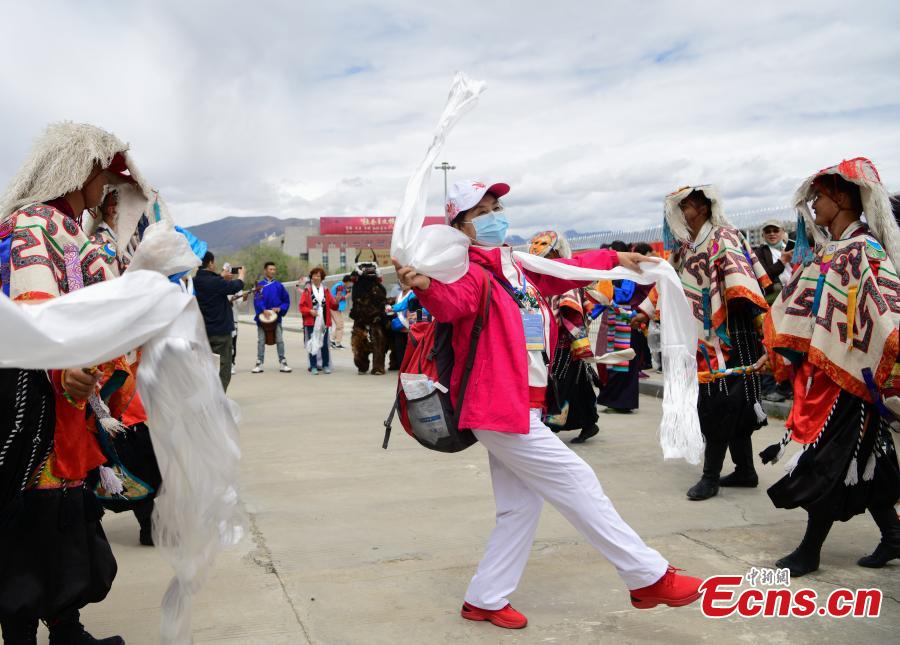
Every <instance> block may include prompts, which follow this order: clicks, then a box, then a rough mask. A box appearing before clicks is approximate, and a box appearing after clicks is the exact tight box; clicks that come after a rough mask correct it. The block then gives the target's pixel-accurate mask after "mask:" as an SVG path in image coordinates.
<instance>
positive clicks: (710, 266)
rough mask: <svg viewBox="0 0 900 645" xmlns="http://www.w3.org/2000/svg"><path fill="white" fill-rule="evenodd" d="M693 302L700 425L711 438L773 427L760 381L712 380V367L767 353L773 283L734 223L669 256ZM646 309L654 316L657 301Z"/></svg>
mask: <svg viewBox="0 0 900 645" xmlns="http://www.w3.org/2000/svg"><path fill="white" fill-rule="evenodd" d="M670 261H671V262H672V264H673V266H674V267H675V269H676V270H677V271H678V275H679V277H680V278H681V284H682V286H683V287H684V293H685V295H686V296H687V298H688V301H689V302H690V303H691V308H692V310H693V312H694V320H695V323H696V325H697V335H698V337H699V341H698V344H697V370H698V372H699V376H700V396H699V399H698V402H697V407H698V412H699V415H700V427H701V430H702V431H703V434H704V436H705V437H706V438H707V439H708V440H709V439H713V440H718V441H724V440H728V439H729V438H730V437H732V436H743V435H747V434H750V433H752V432H753V431H754V430H756V429H758V428H760V427H761V426H762V425H765V423H766V417H765V414H764V413H763V412H762V408H761V407H760V403H759V402H760V398H761V392H760V384H759V377H758V376H757V375H755V374H752V375H734V376H728V377H725V378H719V379H716V380H715V381H712V380H711V379H710V378H709V376H710V372H711V371H713V370H719V369H724V368H726V367H740V366H746V365H752V364H753V363H755V362H756V361H757V360H758V359H759V357H760V356H761V355H762V353H763V346H762V343H761V338H760V333H759V331H758V326H759V325H760V324H761V323H762V317H761V316H762V314H763V313H765V312H766V311H767V310H768V307H769V306H768V304H767V303H766V299H765V296H764V293H765V290H766V288H767V287H768V286H769V285H770V284H771V281H770V280H769V277H768V276H767V275H766V272H765V269H763V267H762V265H761V264H760V262H759V260H758V259H757V257H756V255H755V254H754V252H753V249H751V248H750V245H749V244H748V243H747V241H746V239H744V236H743V235H742V234H741V233H740V231H738V230H737V229H735V228H732V227H729V226H713V225H712V224H711V223H709V222H707V224H706V225H705V226H704V227H703V228H702V229H701V230H700V233H699V234H698V235H697V239H696V241H695V242H693V243H691V244H682V245H681V246H680V248H678V249H676V250H675V251H674V252H673V254H672V257H671V259H670ZM639 308H640V310H641V311H642V312H643V313H645V314H647V315H648V316H651V317H652V316H653V315H654V314H655V312H656V308H655V306H654V305H653V303H652V301H651V299H649V298H648V299H647V300H645V301H644V302H643V303H641V305H640V307H639Z"/></svg>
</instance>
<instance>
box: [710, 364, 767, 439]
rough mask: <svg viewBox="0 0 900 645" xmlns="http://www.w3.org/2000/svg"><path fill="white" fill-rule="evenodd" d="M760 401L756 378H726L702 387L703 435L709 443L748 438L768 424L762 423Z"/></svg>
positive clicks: (751, 376)
mask: <svg viewBox="0 0 900 645" xmlns="http://www.w3.org/2000/svg"><path fill="white" fill-rule="evenodd" d="M758 400H759V384H758V377H757V376H756V375H737V376H726V377H725V378H721V379H718V380H716V381H714V382H712V383H701V384H700V394H699V396H698V397H697V414H698V416H699V417H700V432H702V433H703V436H704V437H705V438H706V440H707V441H717V442H721V441H729V440H730V439H732V438H741V437H748V436H750V435H751V434H753V432H754V431H756V430H758V429H759V428H761V427H762V426H764V425H766V424H767V423H768V420H767V419H763V420H762V421H760V420H759V419H758V418H757V415H756V407H755V404H756V403H757V402H758Z"/></svg>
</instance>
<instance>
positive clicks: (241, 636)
mask: <svg viewBox="0 0 900 645" xmlns="http://www.w3.org/2000/svg"><path fill="white" fill-rule="evenodd" d="M241 333H242V335H241V342H240V343H239V352H238V365H239V367H240V373H239V374H237V375H236V376H235V377H234V380H233V381H232V387H231V389H230V391H229V393H230V394H231V395H232V396H233V397H234V398H235V399H236V400H237V401H238V402H239V403H240V404H241V406H242V408H243V415H244V417H243V421H242V424H241V434H242V441H243V448H244V461H243V497H244V502H245V505H246V508H247V511H248V513H249V515H250V518H251V534H250V535H249V536H248V539H247V540H246V541H245V542H244V543H243V544H242V545H241V546H240V547H239V548H238V549H236V550H234V551H232V552H229V553H228V554H226V555H225V556H223V557H222V558H221V559H220V561H219V564H218V567H217V569H216V572H215V574H214V575H213V576H212V578H211V580H210V581H209V584H208V585H207V586H206V588H205V589H204V591H203V592H202V593H201V594H200V595H199V596H198V597H197V599H196V605H195V615H194V628H195V631H194V634H195V639H196V642H198V643H212V642H228V643H316V644H318V643H326V644H344V643H347V644H366V645H368V644H381V643H385V644H392V645H393V644H395V643H398V642H402V643H406V644H409V645H418V644H429V645H430V644H440V643H503V644H511V643H565V644H571V643H597V642H601V641H602V642H616V643H640V642H663V641H664V642H669V643H696V642H698V641H708V642H717V643H721V642H729V643H730V642H767V643H781V642H783V643H807V642H822V643H824V642H832V641H833V642H858V643H879V642H884V643H887V642H896V634H897V630H898V627H900V604H898V599H900V575H898V571H900V566H898V565H896V564H895V565H893V566H891V567H890V568H888V569H885V570H882V571H881V572H880V573H879V572H874V571H871V570H867V569H861V568H859V567H857V566H856V565H855V561H856V559H857V558H858V557H859V556H860V555H861V554H863V553H867V552H869V551H871V549H872V548H873V547H874V546H875V544H876V543H877V540H878V533H877V530H876V528H875V526H874V523H873V522H872V521H871V519H869V518H867V517H858V518H856V519H854V520H853V521H852V522H849V523H847V524H842V525H839V526H837V527H836V528H835V530H834V532H833V535H832V536H831V538H830V539H829V541H828V542H827V544H826V548H825V551H824V554H823V561H822V567H821V569H820V570H819V571H818V572H817V573H816V574H814V575H812V576H810V577H808V578H805V579H804V583H807V582H808V584H809V585H810V586H811V587H812V588H814V589H816V590H817V591H818V592H820V593H821V594H826V593H828V592H829V591H831V590H833V589H834V588H835V587H836V586H838V585H841V586H847V587H851V588H857V587H871V586H879V587H881V588H882V589H883V590H884V592H885V594H886V595H887V596H888V597H886V598H885V601H884V605H883V609H882V614H881V617H880V618H878V619H870V620H860V619H851V618H847V619H842V620H838V619H825V618H820V617H814V618H809V619H806V620H785V619H781V620H776V619H769V620H762V619H726V620H712V619H707V618H704V617H703V616H702V614H701V613H700V610H699V608H698V607H697V606H692V607H688V608H683V609H668V608H657V609H654V610H650V611H637V610H634V609H632V608H631V606H630V604H629V602H628V594H627V593H626V591H625V589H624V587H623V586H622V583H621V582H620V581H619V579H618V577H617V576H616V574H615V572H614V571H613V569H612V567H611V566H610V565H609V564H608V563H606V562H605V561H604V560H603V559H602V558H600V557H598V556H597V555H596V554H595V553H594V552H593V551H592V550H591V549H590V548H589V547H588V546H586V545H585V543H584V541H583V540H582V539H581V537H580V536H579V535H578V534H577V533H576V532H575V531H574V530H573V529H572V528H571V527H570V526H569V525H568V524H567V523H566V522H565V521H564V520H563V519H562V517H561V516H560V515H558V514H557V513H556V511H555V510H553V509H552V508H549V507H548V508H547V510H546V511H545V513H544V516H543V518H542V522H541V526H540V529H539V531H538V536H537V542H536V543H535V548H534V554H533V556H532V559H531V562H530V564H529V567H528V569H527V571H526V574H525V577H524V579H523V580H522V584H521V586H520V589H519V590H518V591H517V592H516V594H515V595H514V597H513V602H514V604H515V606H516V607H517V608H518V609H520V610H522V611H523V612H525V613H526V614H527V615H528V617H529V619H530V621H531V624H530V625H529V627H528V628H527V629H526V630H523V631H520V632H505V631H502V630H500V629H498V628H495V627H492V626H490V625H487V624H484V623H470V622H466V621H463V620H462V619H460V618H459V617H458V614H457V612H458V609H459V606H460V604H461V601H462V595H463V592H464V590H465V588H466V584H467V582H468V579H469V577H470V575H471V574H472V572H473V570H474V567H475V565H476V562H477V561H478V559H479V557H480V555H481V550H482V548H483V546H484V543H485V540H486V538H487V535H488V533H489V531H490V530H491V527H492V525H493V502H492V497H491V488H490V477H489V473H488V469H487V459H486V455H485V452H484V450H483V449H482V448H481V447H479V446H475V447H473V448H471V449H470V450H468V451H466V452H465V453H462V454H460V455H455V456H447V455H436V454H431V453H429V452H427V451H425V450H423V449H421V448H419V447H418V446H417V445H416V444H415V443H414V442H412V441H411V440H408V439H407V438H406V437H405V436H403V435H402V434H399V435H398V434H395V435H394V442H393V443H392V445H391V448H390V449H389V450H387V451H384V450H382V449H381V429H382V426H381V421H382V419H383V417H384V416H385V414H386V413H387V410H388V408H389V406H390V401H391V390H392V388H393V384H394V381H393V379H392V378H391V377H374V376H357V374H356V370H355V369H354V368H353V367H352V363H351V361H350V355H349V350H346V351H344V352H339V353H338V357H337V359H336V361H335V362H336V372H335V374H332V375H330V376H325V375H320V376H317V377H312V376H310V375H308V374H307V373H306V370H305V369H304V359H303V356H302V355H301V350H300V342H299V338H298V336H297V334H294V333H289V334H286V337H287V341H288V357H289V359H290V360H291V363H292V365H293V366H294V368H295V371H294V373H293V374H280V373H278V372H277V371H275V369H274V365H275V361H274V356H271V355H270V356H269V360H268V365H267V367H268V370H267V371H266V372H265V373H264V374H260V375H253V374H249V369H250V367H251V365H252V360H253V358H252V352H253V350H254V348H255V337H254V338H252V339H251V336H252V335H254V333H255V330H253V329H252V328H250V327H247V326H243V325H242V326H241ZM298 368H299V369H298ZM658 418H659V405H658V401H657V400H655V399H653V398H652V397H649V396H644V397H642V401H641V410H640V411H639V412H638V413H637V414H634V415H632V416H626V417H623V416H606V415H603V417H602V419H601V423H602V430H601V433H600V435H598V437H597V438H596V439H594V440H592V441H591V442H589V443H588V444H586V445H583V446H579V447H576V450H577V452H578V453H579V454H581V455H582V456H583V457H584V458H585V459H587V460H588V461H589V462H590V463H591V464H592V465H593V466H594V468H595V469H596V471H597V473H598V474H599V476H600V480H601V481H602V482H603V484H604V487H605V489H606V491H607V492H608V494H609V495H610V497H611V498H612V500H613V501H614V502H615V503H616V505H617V508H618V509H619V511H620V512H621V514H622V515H623V516H624V517H625V518H626V520H628V521H629V522H630V523H631V524H632V525H633V526H634V528H635V529H636V530H637V531H638V532H639V533H640V534H641V535H642V536H644V538H645V539H646V540H647V541H648V543H650V544H651V545H652V546H653V547H655V548H656V549H658V550H660V551H661V552H662V553H663V554H664V555H665V556H666V557H668V558H669V559H670V560H671V561H672V562H673V563H674V564H676V565H677V566H680V567H683V568H685V569H687V570H688V571H689V572H690V573H692V574H695V575H698V576H701V577H705V576H707V575H710V574H714V573H733V574H743V573H744V572H746V570H747V569H748V568H749V567H751V566H771V564H772V563H773V561H774V559H776V558H777V557H779V556H781V555H784V554H785V553H788V552H789V551H790V550H792V549H793V547H794V546H795V545H796V543H797V542H798V541H799V539H800V536H801V533H802V529H803V519H804V516H803V513H802V512H796V511H793V512H791V511H778V510H775V509H774V508H773V507H772V506H771V504H770V503H769V501H768V498H767V497H766V495H765V492H764V488H760V489H757V490H726V491H725V492H723V493H722V494H721V495H720V496H719V497H718V498H715V499H712V500H709V501H706V502H689V501H687V500H686V499H685V497H684V491H685V490H686V489H687V488H688V487H689V486H690V485H691V484H693V483H694V481H695V480H696V478H697V476H698V469H697V468H696V467H693V466H689V465H687V464H684V463H675V462H670V463H663V461H662V459H661V455H660V450H659V447H658V445H657V443H656V436H655V433H656V428H655V426H656V423H657V421H658ZM782 428H783V427H782V426H781V424H780V422H777V421H774V422H773V423H772V425H771V426H770V427H768V428H766V429H764V430H763V431H761V432H760V433H759V434H758V435H757V439H756V444H757V445H758V446H760V447H762V446H765V445H768V444H769V443H772V442H774V441H775V440H776V438H777V437H779V436H780V434H781V432H782ZM566 438H567V439H568V437H566ZM780 473H781V469H780V467H778V466H776V467H766V468H760V474H761V478H762V481H763V483H764V484H765V485H768V484H771V483H772V482H774V481H775V479H777V478H778V476H779V475H780ZM105 526H106V528H107V532H108V535H109V538H110V540H111V542H112V543H113V548H114V549H115V551H116V555H117V557H118V559H119V576H118V578H117V579H116V583H115V586H114V587H113V591H112V593H111V595H110V597H109V599H108V600H107V601H106V602H104V603H103V604H101V605H97V606H93V607H90V608H88V609H87V610H86V611H85V612H84V614H85V619H86V623H87V624H88V626H89V627H90V628H91V629H92V630H93V631H94V633H95V634H103V635H107V634H111V633H115V632H118V633H121V634H122V635H123V636H125V637H126V639H127V641H128V642H129V643H153V642H156V634H157V633H158V627H157V626H158V619H159V611H158V607H159V601H160V598H161V596H162V594H163V591H164V589H165V585H166V583H167V580H168V578H169V572H168V570H167V567H166V565H165V564H164V563H163V561H162V560H161V559H160V558H159V557H158V556H157V555H156V553H155V552H154V551H153V549H148V548H142V547H140V546H138V545H137V524H136V523H135V521H134V519H133V518H132V517H130V516H127V515H118V516H112V515H108V516H107V519H106V521H105ZM892 634H893V636H892Z"/></svg>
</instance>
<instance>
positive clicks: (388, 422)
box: [381, 384, 402, 450]
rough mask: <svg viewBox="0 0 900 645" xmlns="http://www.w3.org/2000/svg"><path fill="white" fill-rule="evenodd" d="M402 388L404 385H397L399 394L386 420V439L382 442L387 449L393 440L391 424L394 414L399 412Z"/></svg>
mask: <svg viewBox="0 0 900 645" xmlns="http://www.w3.org/2000/svg"><path fill="white" fill-rule="evenodd" d="M401 390H402V386H400V385H399V384H398V385H397V395H396V396H395V397H394V405H393V407H391V413H390V414H389V415H388V418H387V419H385V420H384V441H383V442H382V443H381V447H382V448H384V449H385V450H387V447H388V442H389V441H390V440H391V425H392V424H393V423H394V415H395V414H397V408H398V407H399V406H400V392H401Z"/></svg>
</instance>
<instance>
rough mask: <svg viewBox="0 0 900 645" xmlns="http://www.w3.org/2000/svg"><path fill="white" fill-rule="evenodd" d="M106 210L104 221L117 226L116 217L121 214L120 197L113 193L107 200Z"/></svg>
mask: <svg viewBox="0 0 900 645" xmlns="http://www.w3.org/2000/svg"><path fill="white" fill-rule="evenodd" d="M104 210H105V212H104V213H103V221H104V222H106V224H108V225H109V226H115V225H116V218H117V217H118V215H119V198H118V197H116V196H115V195H111V196H110V197H109V199H107V200H106V208H105V209H104Z"/></svg>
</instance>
